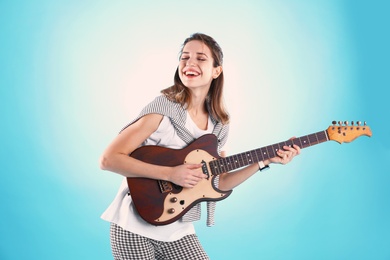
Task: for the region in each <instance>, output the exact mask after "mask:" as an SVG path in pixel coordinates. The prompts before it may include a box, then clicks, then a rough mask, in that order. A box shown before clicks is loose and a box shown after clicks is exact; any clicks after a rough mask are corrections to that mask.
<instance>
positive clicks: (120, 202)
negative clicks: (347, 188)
mask: <svg viewBox="0 0 390 260" xmlns="http://www.w3.org/2000/svg"><path fill="white" fill-rule="evenodd" d="M222 58H223V54H222V50H221V48H220V47H219V45H218V43H217V42H216V41H215V40H214V39H213V38H211V37H210V36H207V35H205V34H200V33H196V34H193V35H191V36H190V37H189V38H187V39H186V40H185V41H184V43H183V47H182V50H181V55H180V62H179V65H178V68H177V70H176V73H175V77H174V85H173V86H171V87H169V88H167V89H164V90H163V91H162V95H160V96H158V97H157V98H156V99H155V100H154V101H152V102H151V103H150V104H148V105H147V106H146V107H145V108H144V109H143V110H142V112H141V113H140V115H139V116H138V117H137V118H136V119H135V120H134V121H132V122H131V123H130V124H128V125H127V126H126V127H125V128H123V129H122V131H121V132H120V134H119V135H118V136H117V137H116V138H115V139H114V140H113V141H112V143H111V144H110V145H109V146H108V147H107V149H106V150H105V151H104V153H103V155H102V157H101V161H100V165H101V169H103V170H108V171H111V172H115V173H118V174H121V175H123V176H125V177H146V178H150V179H156V180H166V181H169V182H172V183H174V184H177V185H179V186H182V187H185V188H193V187H195V186H196V185H197V184H198V183H199V181H201V180H202V179H203V178H205V175H204V174H203V173H202V172H201V171H200V168H201V166H202V164H182V165H177V166H175V167H166V166H158V165H153V164H148V163H145V162H142V161H140V160H137V159H135V158H132V157H129V156H128V155H129V154H131V153H132V152H133V151H134V150H135V149H136V148H138V147H139V146H143V145H159V146H163V147H167V148H173V149H180V148H184V147H185V146H187V145H188V144H189V143H191V142H192V141H193V140H195V139H197V138H199V137H200V136H202V135H204V134H207V133H213V134H215V135H216V136H217V137H218V140H219V142H218V151H219V153H220V155H221V156H223V145H224V144H225V143H226V139H227V135H228V130H229V128H228V126H229V115H228V113H227V111H226V110H225V107H224V105H223V102H222V100H223V97H222V93H223V80H224V79H223V69H222ZM284 149H285V150H284V151H282V150H280V151H278V156H277V157H275V158H272V159H269V160H265V161H263V162H261V163H259V164H257V163H256V164H252V165H250V166H247V167H245V168H242V169H239V170H237V171H234V172H231V173H223V174H221V175H219V182H218V185H219V189H221V190H225V191H228V190H231V189H233V188H234V187H236V186H237V185H239V184H241V183H242V182H244V181H245V180H246V179H248V178H249V177H250V176H252V175H253V174H254V173H256V172H257V171H258V170H259V165H261V168H262V167H264V166H268V165H269V164H270V163H281V164H286V163H288V162H289V161H291V159H292V158H293V157H294V156H296V155H297V154H299V153H300V148H299V147H298V146H293V147H287V146H286V147H284ZM208 206H210V207H208V209H209V210H210V212H209V216H208V225H212V224H213V219H212V215H213V209H214V205H213V203H209V205H208ZM102 218H103V219H104V220H106V221H109V222H111V230H110V239H111V248H112V252H113V255H114V258H115V259H208V256H207V254H206V252H205V251H204V250H203V248H202V246H201V244H200V243H199V240H198V238H197V236H196V234H195V230H194V226H193V224H192V221H194V220H198V219H199V218H200V207H199V205H197V206H194V207H193V208H192V209H191V210H190V211H188V212H187V213H186V214H185V215H184V216H183V217H182V218H181V219H179V220H177V221H175V222H173V223H171V224H168V225H162V226H160V225H159V226H154V225H151V224H149V223H147V222H145V221H144V220H143V219H142V218H141V217H140V216H139V214H138V213H137V211H136V210H135V208H134V205H133V203H132V199H131V190H130V191H129V189H128V186H127V182H126V178H124V180H123V182H122V184H121V187H120V189H119V191H118V193H117V196H116V197H115V199H114V201H113V202H112V204H111V205H110V206H109V208H108V209H107V210H106V211H105V212H104V213H103V215H102Z"/></svg>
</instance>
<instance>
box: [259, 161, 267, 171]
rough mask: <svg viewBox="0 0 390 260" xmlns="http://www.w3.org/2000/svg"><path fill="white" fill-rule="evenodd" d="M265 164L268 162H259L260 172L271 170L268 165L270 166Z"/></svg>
mask: <svg viewBox="0 0 390 260" xmlns="http://www.w3.org/2000/svg"><path fill="white" fill-rule="evenodd" d="M265 162H266V161H259V162H258V164H259V170H260V171H261V172H262V171H265V170H268V169H269V165H268V164H265Z"/></svg>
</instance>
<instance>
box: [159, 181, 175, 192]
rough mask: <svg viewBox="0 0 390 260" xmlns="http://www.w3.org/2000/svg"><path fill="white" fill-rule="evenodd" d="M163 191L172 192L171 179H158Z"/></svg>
mask: <svg viewBox="0 0 390 260" xmlns="http://www.w3.org/2000/svg"><path fill="white" fill-rule="evenodd" d="M158 186H159V187H160V191H161V193H166V192H171V191H172V190H173V187H172V183H171V182H169V181H162V180H159V181H158Z"/></svg>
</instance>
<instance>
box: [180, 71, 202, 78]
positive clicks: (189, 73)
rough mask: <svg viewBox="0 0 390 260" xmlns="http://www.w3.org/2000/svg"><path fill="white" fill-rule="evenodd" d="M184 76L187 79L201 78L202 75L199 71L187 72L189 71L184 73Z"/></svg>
mask: <svg viewBox="0 0 390 260" xmlns="http://www.w3.org/2000/svg"><path fill="white" fill-rule="evenodd" d="M184 75H186V76H187V77H196V76H199V75H200V73H199V72H197V71H193V70H187V71H184Z"/></svg>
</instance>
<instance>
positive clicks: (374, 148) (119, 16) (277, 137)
mask: <svg viewBox="0 0 390 260" xmlns="http://www.w3.org/2000/svg"><path fill="white" fill-rule="evenodd" d="M389 7H390V5H389V4H388V1H342V0H341V1H336V0H334V1H305V0H301V1H248V0H242V1H203V0H201V1H191V2H187V1H153V0H150V1H143V2H141V1H139V2H136V1H49V0H47V1H45V0H37V1H22V0H15V1H7V0H2V1H0V12H1V15H0V95H1V105H0V106H1V107H0V108H1V110H0V113H1V114H0V115H1V150H0V151H1V154H0V158H1V176H2V178H1V194H0V195H1V196H0V201H1V217H0V225H1V235H0V237H1V243H0V259H110V258H111V252H110V247H109V234H108V232H109V231H108V228H109V227H108V226H109V225H108V223H106V222H104V221H102V220H100V218H99V217H100V214H101V213H102V212H103V211H104V209H105V208H106V207H107V206H108V204H109V203H110V202H111V200H112V199H113V197H114V195H115V194H116V191H117V188H118V186H119V183H120V181H121V177H120V176H118V175H115V174H112V173H109V172H103V171H101V170H100V169H99V167H98V159H99V156H100V154H101V153H102V152H103V150H104V148H105V147H106V146H107V145H108V143H109V142H110V141H111V140H112V139H113V138H114V137H115V135H116V134H117V132H118V130H119V129H120V128H121V127H122V126H123V125H125V124H126V123H127V122H128V121H129V120H131V119H132V118H133V117H134V116H135V115H137V114H138V112H139V110H140V109H141V108H142V106H143V105H145V104H146V102H148V101H150V100H151V99H152V98H153V97H155V96H156V95H158V92H159V90H160V89H162V88H165V87H167V86H169V85H171V84H172V79H173V74H174V71H175V68H176V65H177V58H178V52H179V50H180V45H181V43H182V42H183V40H184V39H185V38H186V37H188V36H189V35H190V34H191V33H193V32H204V33H206V34H209V35H211V36H213V37H214V38H215V39H216V40H217V41H218V42H219V43H220V45H221V46H222V48H223V50H224V53H225V62H224V69H225V79H226V93H225V94H226V102H227V105H228V107H229V110H230V112H231V115H232V130H231V135H230V140H229V145H228V153H229V154H233V153H238V152H243V151H245V150H249V149H252V148H258V147H261V146H265V145H268V144H273V143H276V142H279V141H283V140H285V139H287V138H290V137H291V136H302V135H305V134H309V133H313V132H317V131H320V130H325V129H326V128H327V127H328V126H329V125H330V124H331V121H332V120H348V121H351V120H362V121H367V123H368V125H369V126H370V127H371V129H372V131H373V137H372V138H368V137H365V136H364V137H360V138H358V139H356V140H355V141H354V142H353V143H349V144H343V145H339V144H337V143H336V142H327V143H324V144H321V145H318V146H315V147H310V148H308V149H305V150H303V151H302V155H301V156H299V157H298V158H296V159H295V160H294V161H293V162H292V163H291V164H289V165H286V166H280V165H275V166H272V168H271V170H269V171H267V172H266V173H259V174H257V175H256V176H254V177H253V178H251V179H250V180H249V181H247V182H246V183H244V184H243V185H242V186H240V187H238V188H237V189H236V190H235V191H234V192H233V194H232V196H231V197H229V198H228V199H226V200H224V201H223V202H221V203H219V204H218V207H217V216H216V226H215V227H212V228H207V227H206V226H205V221H204V217H203V219H202V220H201V221H200V222H197V223H196V228H197V231H198V235H199V237H200V239H201V241H202V243H203V245H204V247H205V248H206V250H207V252H208V253H209V255H210V257H211V258H212V259H260V258H261V259H390V247H389V244H390V221H389V219H390V210H389V197H390V191H389V188H388V187H389V181H390V175H389V173H390V171H389V169H388V166H387V163H388V162H389V160H390V150H389V146H390V142H389V138H388V136H387V134H388V133H389V119H390V118H389V108H388V102H389V93H388V88H389V86H390V84H389V58H390V57H389V50H388V49H389V46H390V43H389V25H390V24H389V19H387V18H386V16H387V15H388V11H387V10H389Z"/></svg>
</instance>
